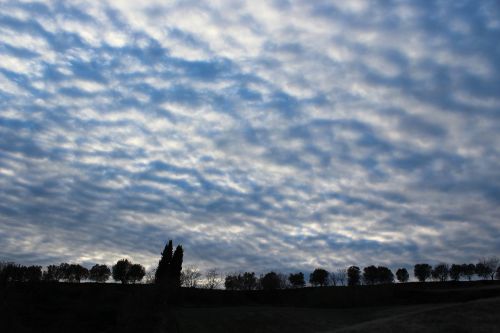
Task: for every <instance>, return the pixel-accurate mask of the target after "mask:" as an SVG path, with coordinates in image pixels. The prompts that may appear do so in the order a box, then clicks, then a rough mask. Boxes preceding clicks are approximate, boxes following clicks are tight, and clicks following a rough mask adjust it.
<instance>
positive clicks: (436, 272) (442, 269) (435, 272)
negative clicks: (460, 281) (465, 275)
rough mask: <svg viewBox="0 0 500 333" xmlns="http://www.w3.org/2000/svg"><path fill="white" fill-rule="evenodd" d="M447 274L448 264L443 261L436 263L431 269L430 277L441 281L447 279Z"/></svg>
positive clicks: (448, 271) (448, 272)
mask: <svg viewBox="0 0 500 333" xmlns="http://www.w3.org/2000/svg"><path fill="white" fill-rule="evenodd" d="M449 274H450V268H449V266H448V264H445V263H440V264H437V265H436V266H434V268H433V269H432V271H431V276H432V278H433V279H434V280H437V281H441V282H444V281H447V280H448V276H449Z"/></svg>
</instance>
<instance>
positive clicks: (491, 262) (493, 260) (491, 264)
mask: <svg viewBox="0 0 500 333" xmlns="http://www.w3.org/2000/svg"><path fill="white" fill-rule="evenodd" d="M499 262H500V259H498V257H490V258H488V259H486V260H485V261H484V263H485V264H486V266H487V267H488V271H489V272H490V278H491V279H492V280H493V279H494V278H495V274H496V272H497V268H498V263H499Z"/></svg>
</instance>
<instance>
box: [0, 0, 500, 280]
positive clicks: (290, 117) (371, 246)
mask: <svg viewBox="0 0 500 333" xmlns="http://www.w3.org/2000/svg"><path fill="white" fill-rule="evenodd" d="M0 8H1V9H2V10H1V11H0V12H1V13H2V14H1V15H0V34H1V35H2V36H3V38H2V41H0V109H1V112H0V186H1V190H0V257H1V258H4V259H8V260H16V261H19V262H23V263H41V264H50V263H56V262H59V261H63V260H65V261H79V262H83V263H89V264H90V263H95V262H104V263H108V264H109V263H112V262H113V261H116V260H117V259H119V258H121V257H123V256H131V257H133V259H134V261H138V262H142V263H143V264H146V265H153V264H155V263H156V261H157V260H158V255H159V251H160V250H161V248H162V246H163V244H164V242H165V241H166V240H167V239H170V238H173V239H175V240H176V241H177V242H181V243H183V244H184V246H185V248H186V260H187V261H188V262H189V263H195V264H197V265H199V266H201V267H202V268H208V267H212V266H217V267H220V268H221V269H223V270H228V271H229V270H239V269H247V270H255V271H264V270H267V269H282V270H288V269H306V270H307V269H312V268H315V267H316V266H324V267H326V268H333V267H337V266H346V265H350V264H359V265H366V264H386V265H391V266H394V267H395V266H397V265H401V264H412V263H415V262H417V261H420V260H427V261H429V262H437V261H441V260H447V261H457V262H461V261H464V260H476V259H477V258H479V257H480V256H483V255H485V254H498V252H499V251H500V247H499V245H498V242H497V239H498V238H499V236H500V228H499V225H498V221H499V218H500V211H499V208H498V202H499V198H500V172H499V171H497V169H498V167H497V166H498V165H499V164H500V154H499V148H498V147H500V136H499V134H498V133H500V131H499V130H500V117H499V114H500V99H499V98H498V96H497V95H498V91H500V80H499V77H500V60H499V59H500V54H499V52H500V51H499V49H498V48H497V47H496V46H495V45H496V41H497V40H498V39H499V37H500V19H499V17H500V15H499V14H500V8H499V6H498V4H497V3H496V2H495V1H490V2H488V1H485V2H481V4H478V3H477V2H474V1H465V2H462V3H460V4H457V3H455V2H453V1H449V2H446V1H445V2H440V3H436V4H429V3H425V4H424V3H422V4H420V3H419V4H411V3H406V2H399V1H389V2H384V3H379V4H377V6H373V4H370V3H369V2H365V1H357V2H353V3H349V4H347V5H346V4H341V3H340V2H338V3H336V2H333V3H332V2H330V1H325V2H314V3H310V2H307V1H274V2H260V1H257V2H248V3H247V2H243V1H242V2H234V1H231V2H226V1H220V2H216V3H214V4H212V3H210V4H208V3H203V2H185V1H182V2H172V3H170V4H168V5H165V4H163V3H162V2H155V1H141V2H140V3H137V2H127V1H122V2H119V3H107V2H99V3H96V2H92V1H88V2H87V1H70V2H67V3H65V4H62V3H60V2H56V1H54V2H52V1H47V2H36V3H31V2H17V1H15V2H14V1H6V2H2V3H1V4H0Z"/></svg>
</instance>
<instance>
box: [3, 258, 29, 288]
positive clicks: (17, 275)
mask: <svg viewBox="0 0 500 333" xmlns="http://www.w3.org/2000/svg"><path fill="white" fill-rule="evenodd" d="M25 270H26V267H24V266H20V265H17V264H15V263H13V262H8V263H4V264H3V268H2V272H1V273H2V274H1V280H2V284H5V283H7V282H23V281H24V271H25Z"/></svg>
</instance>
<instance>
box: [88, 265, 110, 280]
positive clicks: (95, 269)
mask: <svg viewBox="0 0 500 333" xmlns="http://www.w3.org/2000/svg"><path fill="white" fill-rule="evenodd" d="M110 276H111V270H110V269H109V267H108V266H106V265H99V264H95V265H94V266H92V268H91V269H90V271H89V280H91V281H95V282H106V281H107V280H108V279H109V277H110Z"/></svg>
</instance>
